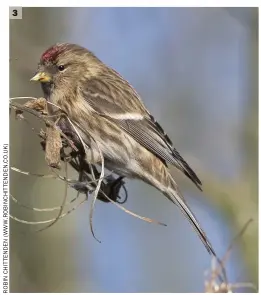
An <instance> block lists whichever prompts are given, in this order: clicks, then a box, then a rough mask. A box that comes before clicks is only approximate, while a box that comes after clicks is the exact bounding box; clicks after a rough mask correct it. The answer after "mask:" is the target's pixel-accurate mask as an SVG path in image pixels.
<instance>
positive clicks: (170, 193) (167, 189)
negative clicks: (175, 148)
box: [143, 158, 217, 257]
mask: <svg viewBox="0 0 261 295" xmlns="http://www.w3.org/2000/svg"><path fill="white" fill-rule="evenodd" d="M153 161H154V162H153V164H154V165H152V166H151V167H157V169H153V171H151V173H150V174H146V176H145V175H144V170H143V180H145V181H146V182H148V183H150V184H151V185H153V186H154V187H156V188H157V189H159V190H160V191H161V192H162V193H163V194H164V195H165V196H166V197H167V198H168V199H169V200H170V201H171V202H172V203H174V204H176V205H177V206H178V207H179V209H180V210H181V212H182V213H183V214H184V215H185V217H186V218H187V219H188V221H189V222H190V224H191V225H192V227H193V228H194V230H195V231H196V233H197V234H198V236H199V238H200V239H201V241H202V243H203V244H204V246H205V247H206V249H207V251H208V252H209V253H210V254H212V255H214V256H215V257H217V255H216V253H215V251H214V249H213V247H212V245H211V243H210V242H209V240H208V238H207V236H206V234H205V232H204V231H203V229H202V228H201V226H200V224H199V222H198V221H197V219H196V217H195V216H194V214H193V213H192V211H191V210H190V208H189V207H188V205H187V204H186V201H185V199H184V197H183V196H182V194H181V192H180V191H179V189H178V186H177V184H176V182H175V180H174V179H173V178H172V176H171V174H170V172H169V171H168V168H167V167H166V166H165V165H164V163H162V162H161V161H160V160H159V159H157V158H154V159H153ZM152 175H153V176H152ZM144 176H145V177H144Z"/></svg>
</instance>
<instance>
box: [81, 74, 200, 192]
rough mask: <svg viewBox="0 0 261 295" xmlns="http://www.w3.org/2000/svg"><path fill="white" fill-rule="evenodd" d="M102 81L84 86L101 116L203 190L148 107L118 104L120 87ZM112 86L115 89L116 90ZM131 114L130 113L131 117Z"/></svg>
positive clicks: (90, 101)
mask: <svg viewBox="0 0 261 295" xmlns="http://www.w3.org/2000/svg"><path fill="white" fill-rule="evenodd" d="M103 83H104V82H101V80H99V81H96V80H95V81H92V83H90V82H89V83H88V87H87V88H86V89H85V90H84V98H85V100H86V101H87V102H88V104H89V105H90V106H91V107H92V108H93V109H94V111H96V112H97V113H99V114H100V115H101V116H104V117H106V118H107V119H109V120H110V121H114V122H115V123H116V124H117V126H119V127H121V128H122V129H123V130H124V131H125V132H127V133H128V134H129V135H130V136H132V137H133V138H134V139H135V140H136V141H137V142H138V143H139V144H141V145H142V146H144V147H145V148H146V149H148V150H149V151H151V152H152V153H153V154H155V155H156V156H157V157H159V158H160V159H161V160H162V161H163V162H164V163H166V162H168V163H170V164H172V165H174V166H175V167H177V168H178V169H179V170H181V171H182V172H183V173H184V174H185V175H186V176H187V177H188V178H190V179H191V181H192V182H193V183H194V184H195V185H196V186H197V187H198V188H199V189H200V190H202V189H201V185H202V183H201V181H200V180H199V178H198V177H197V175H196V174H195V172H194V171H193V170H192V169H191V168H190V167H189V165H188V164H187V162H186V161H185V160H184V159H183V158H182V156H181V155H180V154H179V153H178V151H177V150H176V149H175V148H173V146H172V142H171V140H170V139H169V137H168V136H167V134H166V133H165V132H164V130H163V128H162V127H161V126H160V125H159V123H157V121H155V119H154V118H153V117H152V116H151V115H150V114H149V113H148V112H147V111H146V112H143V113H142V114H141V109H142V108H143V105H142V104H141V107H139V109H135V108H133V107H132V108H129V107H126V105H124V104H121V105H119V104H118V102H119V99H118V100H117V99H116V98H115V97H113V95H115V94H117V91H116V90H117V89H116V88H115V89H113V88H112V87H113V85H111V84H110V85H107V84H104V85H103ZM95 86H96V87H95ZM125 86H126V85H125ZM111 88H112V89H111ZM95 90H96V91H95ZM109 90H110V91H109ZM112 90H114V92H113V91H112ZM108 94H109V95H108ZM120 94H122V93H118V95H120ZM135 94H136V93H135ZM108 96H109V97H108ZM134 97H135V96H134ZM132 98H133V97H131V96H130V97H129V96H128V97H127V98H126V97H124V98H123V99H125V100H126V99H129V100H130V99H132ZM130 109H131V112H130ZM145 110H146V109H145ZM135 111H136V112H135ZM128 114H130V116H129V117H128ZM131 114H133V117H134V118H135V115H136V114H137V116H140V118H138V117H137V118H135V119H132V118H131ZM125 115H126V117H125Z"/></svg>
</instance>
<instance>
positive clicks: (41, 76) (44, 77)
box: [30, 72, 51, 83]
mask: <svg viewBox="0 0 261 295" xmlns="http://www.w3.org/2000/svg"><path fill="white" fill-rule="evenodd" d="M30 81H39V82H42V83H47V82H50V81H51V77H50V75H48V74H46V73H45V72H38V73H36V75H34V76H33V78H32V79H30Z"/></svg>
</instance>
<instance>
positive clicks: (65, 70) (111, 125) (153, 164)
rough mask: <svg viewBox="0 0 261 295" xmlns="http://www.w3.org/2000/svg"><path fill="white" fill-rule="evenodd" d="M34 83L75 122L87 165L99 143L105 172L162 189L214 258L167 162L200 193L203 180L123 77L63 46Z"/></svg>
mask: <svg viewBox="0 0 261 295" xmlns="http://www.w3.org/2000/svg"><path fill="white" fill-rule="evenodd" d="M32 80H37V81H40V82H41V85H42V89H43V92H44V95H45V98H46V99H47V100H49V101H51V102H52V103H54V104H56V105H58V106H59V107H60V108H61V109H62V110H63V111H64V112H65V113H66V114H67V115H68V117H69V118H70V119H71V120H72V121H73V122H74V123H75V125H76V126H77V131H78V132H79V134H80V135H81V137H82V139H83V141H84V143H85V144H86V147H87V148H88V152H87V154H86V159H87V160H88V161H89V162H91V163H100V161H101V159H100V154H99V150H98V148H97V144H98V145H99V148H100V150H101V152H102V154H103V156H104V160H105V167H106V168H108V169H110V170H113V171H114V172H116V173H117V174H119V175H122V176H126V177H130V178H137V179H141V180H143V181H145V182H146V183H148V184H150V185H153V186H154V187H155V188H157V189H158V190H160V191H161V192H162V193H163V194H164V195H165V196H166V197H167V198H168V199H169V200H171V201H172V202H173V203H175V204H176V205H177V206H178V207H179V209H180V210H181V212H182V213H183V214H184V215H185V216H186V217H187V218H188V220H189V222H190V223H191V225H192V226H193V228H194V229H195V230H196V232H197V233H198V235H199V237H200V239H201V241H202V242H203V244H204V245H205V247H206V248H207V250H208V252H210V253H212V254H213V255H216V254H215V252H214V250H213V248H212V246H211V244H210V242H209V241H208V239H207V237H206V235H205V233H204V231H203V230H202V228H201V226H200V225H199V223H198V221H197V219H196V218H195V216H194V215H193V213H192V212H191V210H190V209H189V207H188V205H187V204H186V202H185V200H184V198H183V196H182V194H181V193H180V191H179V190H178V187H177V184H176V182H175V181H174V179H173V178H172V176H171V174H170V172H169V170H168V167H167V163H169V164H172V165H174V166H175V167H176V168H178V169H179V170H181V171H182V172H183V173H184V174H185V175H186V176H187V177H188V178H189V179H190V180H191V181H193V183H194V184H195V185H196V186H197V187H198V188H199V189H201V181H200V180H199V178H198V177H197V175H196V174H195V172H194V171H193V170H192V169H191V168H190V167H189V165H188V164H187V163H186V161H185V160H184V159H183V158H182V157H181V155H180V154H179V153H178V151H177V150H176V149H175V148H174V147H173V145H172V142H171V140H170V139H169V137H168V136H167V134H166V133H165V132H164V130H163V128H162V127H161V126H160V125H159V123H158V122H157V121H156V120H155V119H154V117H153V116H152V115H151V114H150V113H149V112H148V110H147V109H146V107H145V106H144V104H143V103H142V101H141V99H140V97H139V95H138V93H137V92H136V91H135V89H134V88H133V87H132V86H131V85H130V84H129V83H128V82H127V81H126V80H125V79H124V78H123V77H121V76H120V75H119V74H118V73H117V72H116V71H114V70H113V69H111V68H110V67H108V66H106V65H105V64H104V63H102V62H101V61H100V60H99V59H98V58H97V57H96V56H95V55H94V54H93V53H91V52H90V51H89V50H87V49H85V48H83V47H81V46H78V45H75V44H68V43H63V44H56V45H54V46H52V47H51V48H49V49H48V50H46V51H45V52H44V54H43V55H42V57H41V60H40V64H39V67H38V72H37V74H36V75H35V76H34V78H32Z"/></svg>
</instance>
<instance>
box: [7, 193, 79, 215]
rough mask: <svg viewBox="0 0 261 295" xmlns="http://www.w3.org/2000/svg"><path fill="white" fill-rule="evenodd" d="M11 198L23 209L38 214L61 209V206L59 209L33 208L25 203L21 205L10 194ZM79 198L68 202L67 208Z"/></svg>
mask: <svg viewBox="0 0 261 295" xmlns="http://www.w3.org/2000/svg"><path fill="white" fill-rule="evenodd" d="M10 197H11V199H12V200H13V201H14V202H15V203H16V204H18V205H19V206H21V207H23V208H26V209H29V210H32V211H37V212H52V211H55V210H60V209H61V206H58V207H52V208H36V207H31V206H28V205H25V204H23V203H21V202H20V201H18V200H17V199H16V198H15V197H14V196H13V195H11V194H10ZM77 199H78V198H77V197H76V198H73V199H72V200H71V201H68V202H66V204H65V206H68V205H71V204H72V203H74V202H75V201H76V200H77Z"/></svg>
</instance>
